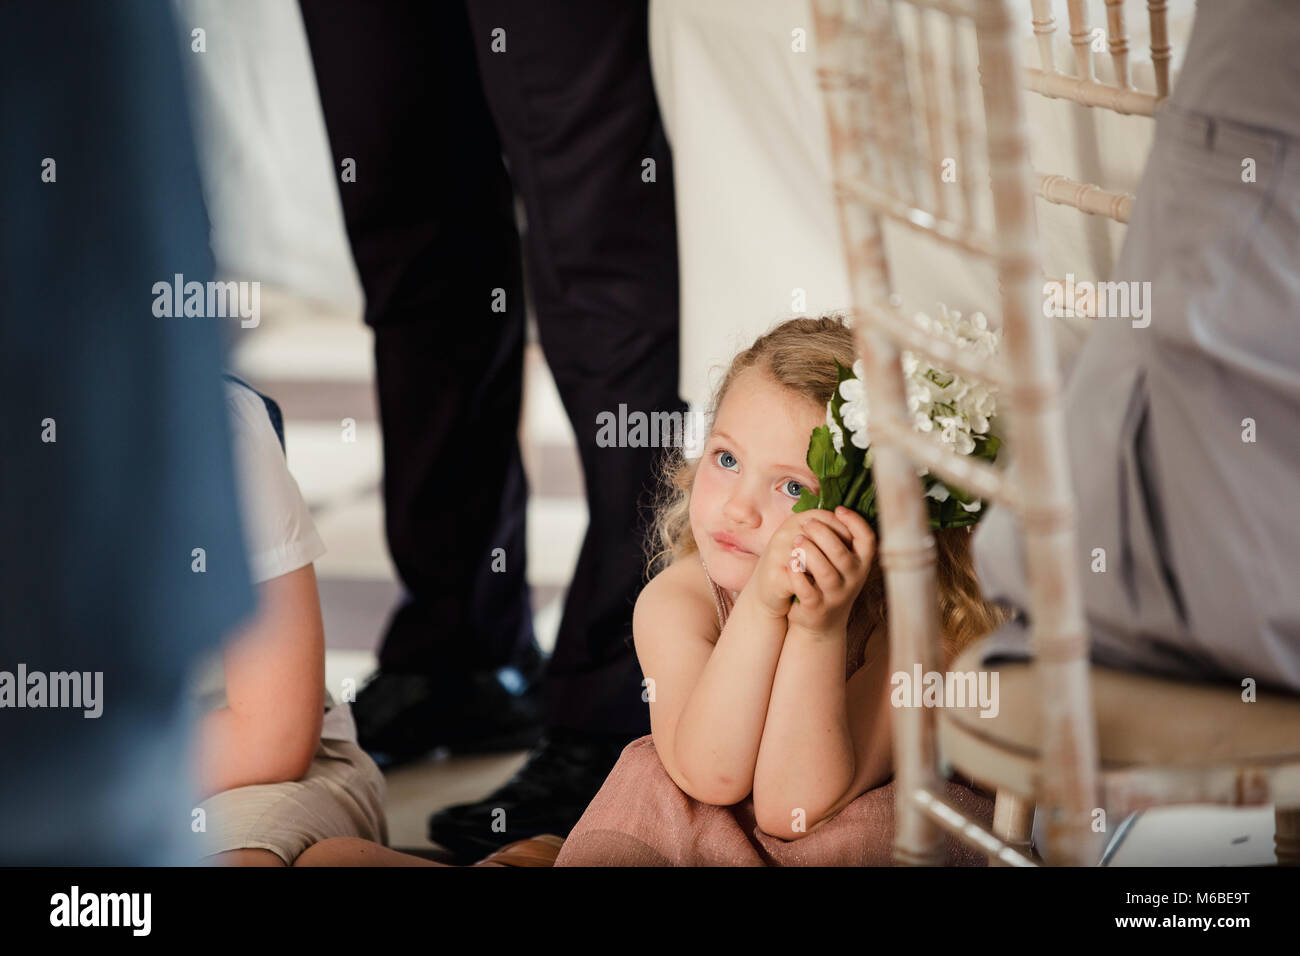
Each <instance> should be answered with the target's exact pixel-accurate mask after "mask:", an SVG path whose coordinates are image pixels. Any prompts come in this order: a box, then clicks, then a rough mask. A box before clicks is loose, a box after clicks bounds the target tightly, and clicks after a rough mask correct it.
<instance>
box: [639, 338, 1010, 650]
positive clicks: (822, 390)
mask: <svg viewBox="0 0 1300 956" xmlns="http://www.w3.org/2000/svg"><path fill="white" fill-rule="evenodd" d="M856 358H857V354H856V343H855V341H854V337H853V331H852V329H851V328H850V327H849V325H848V324H847V323H846V321H845V320H844V319H843V318H842V317H840V316H836V315H828V316H822V317H820V318H815V319H813V318H798V319H789V320H787V321H784V322H782V323H780V324H779V325H777V326H775V327H774V328H772V329H771V330H769V331H768V332H767V333H766V334H764V335H762V336H760V337H759V338H758V339H757V340H756V341H755V342H754V344H753V345H751V346H750V347H749V348H747V349H745V350H744V351H743V352H741V353H739V354H738V355H737V356H736V357H735V358H734V359H733V360H732V362H731V367H730V368H728V369H727V373H726V375H725V376H724V377H723V379H722V382H721V383H720V384H719V385H718V388H717V391H716V392H715V394H714V395H713V397H712V399H711V401H710V402H709V405H708V409H707V416H708V421H709V422H710V424H711V423H712V422H713V421H714V420H715V418H716V416H717V411H718V408H719V407H721V405H722V400H723V399H724V398H725V397H726V395H727V392H728V391H729V390H730V388H731V386H732V384H733V383H734V382H735V380H736V377H737V376H738V375H740V373H741V372H744V371H745V370H746V369H750V368H755V369H758V370H760V371H761V372H763V373H764V374H765V375H767V376H768V377H769V378H770V379H771V380H772V381H773V382H775V383H776V384H778V385H780V386H781V387H783V388H786V389H788V390H789V391H791V392H793V393H794V394H796V395H798V396H800V397H802V398H804V399H806V400H807V401H809V402H811V403H813V404H815V405H816V406H817V407H818V408H824V407H825V406H826V403H827V402H828V401H830V399H831V396H832V395H833V394H834V391H835V388H836V386H837V385H838V380H837V375H836V370H835V363H836V362H837V361H838V362H839V363H840V364H841V365H844V366H851V365H852V364H853V362H854V360H855V359H856ZM702 461H703V458H697V459H694V460H691V459H688V458H686V456H685V454H684V452H683V450H682V449H681V448H680V447H678V448H674V449H673V450H672V452H671V453H670V454H669V455H668V456H666V457H665V458H664V459H662V462H661V465H660V469H659V474H658V476H657V477H658V492H657V494H656V498H655V504H654V520H653V524H652V527H651V531H650V536H649V538H648V540H647V547H646V549H645V550H646V567H645V573H646V576H647V579H648V578H650V577H653V576H654V575H655V574H658V573H659V572H660V571H662V570H663V569H664V568H666V567H667V566H668V565H670V564H672V563H673V562H675V561H676V560H678V559H679V558H683V557H687V556H689V555H692V554H696V553H698V552H699V545H698V544H697V543H696V541H695V536H694V534H693V533H692V532H691V522H690V505H691V489H692V487H693V486H694V483H695V475H696V472H697V471H698V470H699V466H700V463H701V462H702ZM970 531H971V529H970V528H947V529H944V530H942V531H936V532H935V533H934V534H935V542H936V547H937V550H938V556H937V561H936V568H935V570H936V575H937V578H938V582H939V612H940V622H941V625H942V628H943V639H942V645H943V654H944V666H945V667H946V666H947V665H948V664H949V663H951V661H952V659H953V658H954V657H956V655H957V654H958V653H960V651H961V650H962V649H963V648H965V647H966V646H967V645H968V644H969V643H970V642H971V641H974V640H975V639H976V638H979V637H981V636H983V635H984V634H987V633H989V632H990V631H992V630H994V629H995V628H996V627H998V626H999V625H1000V624H1001V623H1002V622H1003V621H1004V620H1005V619H1006V614H1005V612H1004V611H1003V610H1002V609H1001V608H999V607H998V606H996V605H993V604H990V603H988V602H987V601H985V600H984V597H983V595H982V594H981V592H980V586H979V581H978V580H977V578H976V576H975V567H974V562H973V560H972V559H971V554H970ZM886 611H887V608H886V603H885V579H884V574H883V572H882V571H881V568H880V562H879V561H874V562H872V567H871V571H870V573H869V575H868V577H867V580H866V583H865V584H864V585H863V586H862V591H861V593H860V594H859V595H858V599H857V601H856V602H855V603H854V606H853V610H852V612H851V620H852V621H853V625H852V627H853V629H854V630H856V629H857V628H858V627H861V628H862V630H861V631H860V632H859V633H862V634H864V635H869V634H871V633H872V632H874V631H875V630H876V628H877V627H879V626H882V625H885V624H886V623H887V618H886Z"/></svg>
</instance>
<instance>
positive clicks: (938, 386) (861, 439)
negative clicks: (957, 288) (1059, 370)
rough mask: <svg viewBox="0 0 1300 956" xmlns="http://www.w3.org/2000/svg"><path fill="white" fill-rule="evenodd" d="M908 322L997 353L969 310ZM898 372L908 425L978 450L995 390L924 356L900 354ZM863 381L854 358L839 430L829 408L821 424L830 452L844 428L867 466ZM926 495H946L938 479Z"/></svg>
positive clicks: (992, 336) (990, 334)
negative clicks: (827, 430) (863, 453)
mask: <svg viewBox="0 0 1300 956" xmlns="http://www.w3.org/2000/svg"><path fill="white" fill-rule="evenodd" d="M912 320H913V322H914V323H915V324H916V326H917V328H919V329H921V330H922V331H923V332H925V334H926V335H927V336H930V337H932V338H936V339H939V340H941V341H944V342H947V343H948V344H950V345H952V346H953V347H955V348H958V349H961V350H963V351H966V352H970V353H972V354H974V355H975V356H977V357H980V358H983V359H991V358H993V357H994V356H995V355H996V354H997V351H998V346H999V339H1000V336H999V334H998V333H997V332H996V331H994V330H992V329H990V328H989V326H988V319H987V318H985V316H984V313H982V312H972V313H971V314H970V316H969V317H966V316H963V315H962V314H961V313H960V312H958V311H956V310H955V309H949V308H948V307H947V306H945V305H943V304H942V303H940V304H939V309H938V315H937V316H929V315H926V314H925V313H924V312H917V313H916V314H915V315H914V316H913V319H912ZM902 369H903V381H904V394H905V396H906V402H907V410H908V413H909V414H910V415H911V418H912V425H913V427H914V428H915V429H916V430H917V431H918V432H929V433H934V432H938V437H939V438H940V439H941V440H942V441H943V442H944V443H946V444H947V445H948V446H949V447H951V448H952V450H953V451H955V452H956V453H957V454H960V455H969V454H971V453H972V452H974V451H975V449H976V447H978V443H977V442H976V439H977V438H984V437H987V436H988V435H989V434H990V428H991V420H992V419H993V418H994V416H995V415H996V414H997V390H996V389H994V388H990V387H989V386H987V385H984V384H982V383H978V382H968V381H966V380H965V379H963V378H961V377H960V376H959V375H956V374H953V373H952V372H949V371H947V370H946V369H942V368H937V367H935V366H934V365H932V364H931V363H930V361H929V360H928V359H926V358H925V356H923V355H918V354H916V353H914V352H909V351H907V350H904V351H903V353H902ZM865 377H866V370H865V367H864V365H863V362H862V360H861V359H859V360H857V361H855V362H854V363H853V377H852V378H847V379H845V380H844V381H843V382H841V383H840V385H839V394H840V397H841V398H842V399H843V403H842V404H841V405H840V416H841V419H842V421H843V423H844V427H843V428H840V427H839V426H837V425H836V423H835V420H834V416H833V415H832V414H831V406H830V404H827V406H826V423H827V425H828V426H829V428H830V431H831V441H832V443H833V444H834V446H835V450H836V451H837V452H841V453H842V451H843V448H844V429H847V430H848V432H849V440H850V441H851V442H852V443H853V445H854V446H856V447H857V448H862V449H865V450H866V459H865V466H866V467H868V468H869V467H871V449H870V443H871V440H870V437H869V433H868V429H867V426H868V422H869V417H868V414H867V411H868V409H867V391H866V386H865V384H864V379H865ZM916 471H917V475H918V476H919V477H922V478H924V477H925V476H926V475H928V474H929V470H928V469H926V468H918V469H917V470H916ZM926 496H927V497H929V498H932V499H934V500H935V501H947V500H948V499H949V497H950V496H951V492H950V490H949V488H948V487H947V486H946V485H945V484H944V483H943V482H941V481H940V482H935V483H934V484H933V485H931V486H930V488H929V489H928V490H927V491H926ZM959 503H960V502H959ZM981 507H982V503H981V502H979V501H973V502H971V503H970V504H962V508H963V509H964V510H965V511H967V512H976V511H979V510H980V509H981Z"/></svg>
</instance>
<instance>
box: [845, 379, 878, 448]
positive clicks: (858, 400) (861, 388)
mask: <svg viewBox="0 0 1300 956" xmlns="http://www.w3.org/2000/svg"><path fill="white" fill-rule="evenodd" d="M853 372H854V375H855V376H857V377H856V378H846V379H845V380H844V381H842V382H840V397H841V398H843V399H844V404H842V405H841V406H840V417H842V418H843V419H844V427H845V428H847V429H848V430H849V440H850V441H852V442H853V444H854V445H855V446H857V447H858V448H866V447H867V446H868V445H870V444H871V439H870V437H869V436H868V434H867V387H866V386H865V385H864V384H863V382H862V377H861V376H862V360H861V359H858V361H856V362H854V363H853Z"/></svg>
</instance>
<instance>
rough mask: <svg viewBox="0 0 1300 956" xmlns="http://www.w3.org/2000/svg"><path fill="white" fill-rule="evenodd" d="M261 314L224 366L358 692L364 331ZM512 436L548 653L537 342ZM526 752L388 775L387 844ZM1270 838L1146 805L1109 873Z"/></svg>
mask: <svg viewBox="0 0 1300 956" xmlns="http://www.w3.org/2000/svg"><path fill="white" fill-rule="evenodd" d="M262 306H263V308H262V323H261V325H260V326H258V327H257V328H256V329H255V330H243V331H242V332H241V333H240V335H241V337H240V338H239V339H238V340H237V342H236V344H235V355H234V358H233V363H234V365H235V367H236V371H237V372H238V373H239V374H241V375H243V376H244V377H245V378H247V379H248V380H249V381H250V382H251V383H252V384H254V385H255V386H257V387H258V388H260V389H262V390H263V391H266V392H267V393H268V394H270V395H271V396H272V397H274V398H275V399H276V400H277V401H279V402H280V404H281V406H282V409H283V411H284V414H285V430H286V443H287V446H288V457H289V466H290V468H291V469H292V470H293V473H294V475H295V477H296V478H297V480H298V484H299V486H300V487H301V489H302V491H303V495H304V496H305V498H306V499H307V501H308V503H309V505H310V506H311V509H312V514H313V516H314V517H315V519H316V524H317V527H318V529H319V530H320V533H321V536H322V537H323V538H324V540H325V544H326V546H327V547H328V548H329V551H328V553H327V554H325V555H324V556H323V557H322V558H321V559H320V560H319V561H318V562H317V565H316V569H317V574H318V577H319V580H320V591H321V602H322V606H323V611H324V617H325V631H326V643H327V647H328V651H327V654H326V680H327V683H328V685H329V686H330V687H331V688H335V689H337V688H341V687H342V686H343V681H344V680H345V679H348V678H351V679H353V680H355V681H356V682H357V686H359V685H360V682H361V680H362V679H364V678H365V676H366V675H367V674H368V673H369V672H370V671H371V670H372V669H373V668H374V666H375V655H374V645H375V642H376V640H377V636H378V634H379V633H380V631H381V630H382V628H383V625H384V621H385V619H386V616H387V614H388V612H389V610H390V609H391V608H392V606H393V604H394V602H395V601H396V599H397V597H398V595H399V593H400V591H399V587H398V585H397V584H396V576H395V574H394V571H393V567H392V562H391V561H390V560H389V557H388V553H387V550H386V549H385V546H384V538H383V512H382V507H381V500H380V496H379V481H380V474H381V458H380V443H379V427H378V422H377V420H376V412H375V401H374V394H373V390H372V384H371V382H372V379H371V376H372V371H371V368H372V366H371V336H370V333H369V330H368V329H366V327H365V326H364V325H363V324H362V323H361V321H360V318H359V316H357V315H354V314H344V313H340V312H338V311H335V310H332V309H330V308H328V307H325V306H321V305H317V304H310V303H305V302H301V301H298V300H295V299H292V298H289V297H285V296H282V295H278V294H276V292H275V291H274V290H271V289H263V293H262ZM532 341H534V340H533V339H532V337H531V336H530V342H532ZM343 419H353V420H354V421H355V441H345V440H343V429H344V425H343ZM521 438H522V443H523V449H524V461H525V465H526V467H527V469H528V474H529V484H530V487H531V489H532V493H533V497H532V499H531V500H530V502H529V514H528V535H527V537H528V569H529V582H530V584H531V585H532V588H533V603H534V608H535V612H536V630H537V634H538V641H539V643H541V644H542V646H543V647H544V648H545V649H546V650H548V651H549V650H550V649H551V648H552V647H553V645H554V641H555V634H556V632H557V630H558V629H559V619H560V611H561V601H562V599H563V594H564V588H565V587H566V585H567V582H568V578H569V576H570V574H571V573H572V570H573V567H574V565H575V563H576V561H577V556H578V549H579V547H580V545H581V542H582V535H583V532H584V529H585V527H586V521H587V511H586V505H585V502H584V499H583V490H582V476H581V471H580V468H579V465H578V458H577V452H576V448H575V445H574V438H573V432H572V430H571V428H570V426H569V423H568V419H567V418H566V417H565V414H564V410H563V406H562V405H561V404H560V400H559V396H558V394H557V393H556V391H555V386H554V383H553V382H552V380H551V378H550V375H549V373H548V372H547V370H546V365H545V362H544V360H543V358H542V356H541V353H540V350H539V348H538V346H537V345H535V344H530V345H529V346H528V350H527V355H526V360H525V397H524V415H523V422H522V423H521ZM525 756H526V755H525V754H524V753H516V754H505V755H496V756H482V757H446V756H440V755H433V756H430V757H429V758H427V759H425V760H423V761H420V762H418V763H416V764H414V765H411V766H408V767H403V768H400V769H398V770H396V771H391V772H389V773H388V775H387V779H388V816H389V831H390V842H391V843H392V845H394V846H399V847H403V846H405V847H429V846H430V844H429V843H428V840H427V839H426V836H425V833H426V821H427V819H428V815H429V814H430V813H431V812H432V811H434V810H436V809H438V808H439V807H443V806H447V805H450V804H453V803H459V802H462V801H466V800H472V799H477V798H478V797H481V796H483V795H486V794H487V793H488V792H490V791H491V790H492V789H493V788H494V787H495V786H496V785H497V784H499V783H501V782H503V781H504V780H506V779H507V778H508V777H509V776H510V775H511V774H512V773H513V772H514V771H515V770H516V769H517V768H518V767H519V766H520V765H521V764H522V763H523V761H524V758H525ZM1116 832H1117V833H1119V832H1120V828H1119V827H1117V828H1116ZM1272 833H1273V814H1272V809H1271V808H1267V807H1265V808H1261V809H1250V810H1230V809H1222V808H1211V807H1174V808H1168V809H1162V810H1155V811H1150V812H1147V813H1144V814H1142V815H1140V816H1138V817H1137V818H1136V819H1135V821H1134V822H1133V823H1132V825H1131V826H1129V827H1127V828H1125V829H1124V831H1123V833H1122V842H1120V843H1119V845H1118V846H1117V847H1116V848H1115V850H1114V852H1113V854H1112V856H1111V860H1110V865H1112V866H1153V865H1154V866H1186V865H1222V866H1243V865H1261V864H1268V863H1271V862H1273V848H1272Z"/></svg>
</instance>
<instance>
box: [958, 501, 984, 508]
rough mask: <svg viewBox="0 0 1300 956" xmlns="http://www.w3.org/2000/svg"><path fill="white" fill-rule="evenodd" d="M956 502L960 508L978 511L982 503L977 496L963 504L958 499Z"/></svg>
mask: <svg viewBox="0 0 1300 956" xmlns="http://www.w3.org/2000/svg"><path fill="white" fill-rule="evenodd" d="M957 504H959V505H961V506H962V508H963V509H965V510H966V511H979V510H980V508H981V507H982V506H983V504H984V503H983V502H982V501H980V500H979V499H978V498H976V499H975V500H974V501H972V502H971V503H970V504H965V503H964V502H960V501H959V502H957Z"/></svg>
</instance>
